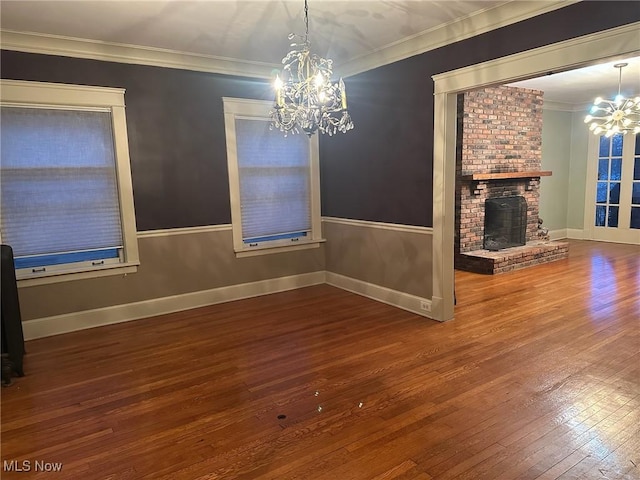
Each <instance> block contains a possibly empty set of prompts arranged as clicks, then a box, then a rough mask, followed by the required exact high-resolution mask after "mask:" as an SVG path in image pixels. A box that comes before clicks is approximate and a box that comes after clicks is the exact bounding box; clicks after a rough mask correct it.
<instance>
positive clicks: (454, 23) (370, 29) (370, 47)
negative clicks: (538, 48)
mask: <svg viewBox="0 0 640 480" xmlns="http://www.w3.org/2000/svg"><path fill="white" fill-rule="evenodd" d="M570 3H572V2H571V1H564V2H559V1H551V0H537V1H520V0H518V1H512V0H468V1H447V0H445V1H425V0H423V1H420V0H408V1H398V0H386V1H385V0H378V1H364V0H348V1H344V0H342V1H339V0H309V18H310V25H309V28H310V40H311V42H312V50H313V51H314V52H316V53H318V54H320V55H322V56H327V57H330V58H332V59H333V60H334V62H335V65H336V68H335V70H336V71H337V70H338V69H339V68H340V67H341V66H342V68H343V70H344V73H342V72H341V73H342V74H350V73H355V72H357V71H359V70H362V67H360V66H359V65H358V62H359V61H360V62H362V60H363V59H367V60H368V61H369V60H371V58H374V56H375V61H377V62H378V63H379V64H381V63H384V62H388V61H394V60H398V59H400V58H401V57H403V56H409V55H412V54H415V53H420V51H424V50H425V48H424V47H423V45H425V44H428V45H429V46H430V48H434V47H437V46H440V45H441V44H445V43H448V42H450V41H455V40H459V39H463V38H468V37H469V36H471V35H472V34H474V33H475V32H478V33H479V32H482V31H487V30H490V29H492V28H497V27H499V26H502V25H506V24H509V23H513V22H514V21H518V20H522V19H524V18H527V17H530V16H532V15H535V14H537V13H542V12H545V11H549V10H553V9H555V8H558V7H559V6H564V5H568V4H570ZM0 13H1V16H0V28H1V29H2V31H3V35H4V34H5V32H29V33H34V34H37V36H40V37H42V35H45V37H42V38H43V39H44V41H45V42H46V41H53V40H55V39H59V38H60V37H64V38H65V39H67V38H73V39H84V40H89V41H91V42H92V43H93V44H94V45H98V47H100V46H104V45H109V44H117V45H127V46H141V47H145V48H147V49H161V50H166V51H171V52H174V53H179V54H189V55H199V56H204V57H207V58H210V57H214V58H218V59H228V60H233V61H234V62H240V63H242V62H244V63H255V64H259V65H268V66H277V65H278V64H279V63H280V60H281V58H282V57H283V56H284V54H285V53H286V52H287V51H288V50H289V43H290V41H289V40H288V39H287V36H288V34H289V33H296V34H304V20H303V19H304V1H303V0H254V1H245V0H197V1H196V0H144V1H119V0H100V1H87V0H71V1H69V0H45V1H39V0H2V1H1V3H0ZM48 36H56V37H55V38H54V37H48ZM3 41H4V38H3ZM438 42H440V43H438ZM616 61H620V59H616ZM626 61H628V62H629V64H630V65H629V67H626V68H625V69H624V70H623V90H626V91H633V92H632V93H634V94H640V57H639V58H635V59H630V60H626ZM370 63H371V62H370ZM613 63H615V62H610V63H608V64H606V65H604V66H593V67H590V68H588V69H583V70H580V71H572V72H565V73H557V74H553V75H549V76H546V77H543V78H540V79H537V80H530V81H527V82H519V83H518V84H519V85H522V86H526V87H528V88H535V89H539V90H543V91H544V92H545V101H552V102H564V103H568V104H580V103H587V102H588V101H590V100H592V99H593V97H595V96H596V95H606V94H607V93H611V94H615V93H617V84H618V70H616V69H614V68H613V67H612V65H613Z"/></svg>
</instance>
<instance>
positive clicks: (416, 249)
mask: <svg viewBox="0 0 640 480" xmlns="http://www.w3.org/2000/svg"><path fill="white" fill-rule="evenodd" d="M323 233H324V237H325V238H326V239H327V243H326V246H325V257H326V270H327V272H332V273H337V274H339V275H344V276H345V277H350V278H353V279H356V280H360V281H362V282H366V283H370V284H374V285H379V286H382V287H386V288H389V289H391V290H395V291H398V292H402V293H408V294H410V295H415V296H417V297H421V298H428V299H430V298H431V297H432V293H433V288H432V272H431V270H432V265H431V248H432V234H431V231H430V229H427V228H421V227H416V228H412V227H405V226H402V225H397V226H391V225H390V226H385V225H384V224H375V223H371V222H357V221H348V220H342V219H334V220H331V219H325V221H324V223H323Z"/></svg>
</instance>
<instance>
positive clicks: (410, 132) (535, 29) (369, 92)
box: [320, 1, 640, 226]
mask: <svg viewBox="0 0 640 480" xmlns="http://www.w3.org/2000/svg"><path fill="white" fill-rule="evenodd" d="M637 21H640V2H632V1H629V2H608V1H607V2H596V1H585V2H580V3H576V4H572V5H569V6H567V7H564V8H562V9H560V10H556V11H553V12H549V13H547V14H544V15H540V16H538V17H535V18H532V19H529V20H526V21H523V22H519V23H517V24H514V25H510V26H507V27H503V28H500V29H498V30H494V31H491V32H488V33H485V34H482V35H478V36H476V37H474V38H471V39H468V40H464V41H461V42H457V43H455V44H451V45H447V46H445V47H442V48H439V49H437V50H433V51H430V52H426V53H424V54H421V55H416V56H414V57H411V58H408V59H406V60H402V61H399V62H396V63H393V64H390V65H386V66H383V67H380V68H376V69H374V70H370V71H368V72H365V73H362V74H359V75H355V76H353V77H349V78H348V79H346V84H347V92H348V96H349V112H350V113H351V116H352V118H353V121H354V123H355V128H354V129H353V130H351V131H350V132H349V133H347V134H345V135H342V134H338V136H337V137H335V136H334V137H331V138H322V139H321V144H320V145H321V146H320V165H321V176H322V195H323V197H322V208H323V215H326V216H331V217H343V218H352V219H358V220H371V221H380V222H389V223H400V224H407V225H418V226H432V225H433V219H432V198H433V188H432V182H433V177H432V169H433V80H432V79H431V76H432V75H436V74H438V73H443V72H446V71H449V70H454V69H457V68H462V67H465V66H468V65H473V64H476V63H480V62H484V61H487V60H493V59H496V58H500V57H503V56H505V55H511V54H514V53H518V52H522V51H526V50H530V49H532V48H537V47H541V46H544V45H549V44H552V43H556V42H560V41H564V40H568V39H571V38H575V37H579V36H582V35H587V34H590V33H595V32H598V31H602V30H607V29H610V28H613V27H617V26H621V25H625V24H629V23H633V22H637Z"/></svg>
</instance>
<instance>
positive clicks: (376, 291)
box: [326, 272, 433, 318]
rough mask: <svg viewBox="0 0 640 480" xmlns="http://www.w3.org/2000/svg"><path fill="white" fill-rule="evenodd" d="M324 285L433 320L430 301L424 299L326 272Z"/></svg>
mask: <svg viewBox="0 0 640 480" xmlns="http://www.w3.org/2000/svg"><path fill="white" fill-rule="evenodd" d="M326 283H328V284H329V285H333V286H334V287H338V288H341V289H343V290H347V291H349V292H352V293H357V294H358V295H362V296H364V297H367V298H371V299H372V300H377V301H378V302H383V303H386V304H388V305H392V306H394V307H398V308H402V309H403V310H408V311H410V312H411V313H415V314H418V315H422V316H423V317H427V318H433V317H431V300H427V299H426V298H421V297H418V296H416V295H411V294H409V293H404V292H399V291H397V290H392V289H390V288H386V287H381V286H380V285H374V284H373V283H367V282H364V281H362V280H357V279H355V278H351V277H346V276H344V275H340V274H338V273H332V272H326ZM422 306H424V309H423V308H421V307H422Z"/></svg>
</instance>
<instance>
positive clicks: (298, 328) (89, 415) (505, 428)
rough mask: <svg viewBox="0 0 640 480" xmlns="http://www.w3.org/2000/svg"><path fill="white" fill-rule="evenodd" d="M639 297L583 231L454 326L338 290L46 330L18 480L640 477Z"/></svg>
mask: <svg viewBox="0 0 640 480" xmlns="http://www.w3.org/2000/svg"><path fill="white" fill-rule="evenodd" d="M639 292H640V247H637V246H625V245H614V244H602V243H594V242H586V241H571V245H570V256H569V259H568V260H562V261H559V262H554V263H551V264H546V265H541V266H537V267H533V268H530V269H525V270H520V271H516V272H511V273H506V274H502V275H497V276H484V275H478V274H471V273H465V272H456V293H457V298H458V305H457V307H456V318H455V320H452V321H450V322H446V323H437V322H434V321H430V320H426V319H424V318H422V317H419V316H416V315H413V314H411V313H409V312H405V311H403V310H399V309H396V308H393V307H390V306H387V305H385V304H382V303H377V302H374V301H371V300H368V299H366V298H363V297H360V296H357V295H354V294H350V293H348V292H344V291H342V290H339V289H337V288H333V287H330V286H327V285H321V286H316V287H310V288H304V289H300V290H297V291H291V292H285V293H280V294H275V295H268V296H264V297H260V298H253V299H248V300H242V301H237V302H231V303H226V304H220V305H214V306H211V307H206V308H200V309H197V310H191V311H188V312H181V313H176V314H171V315H164V316H161V317H156V318H150V319H145V320H139V321H135V322H129V323H125V324H119V325H112V326H108V327H101V328H96V329H92V330H85V331H81V332H75V333H70V334H65V335H60V336H56V337H49V338H44V339H39V340H34V341H30V342H28V343H27V352H28V353H27V355H26V357H25V371H26V376H25V377H23V378H17V379H15V382H14V384H13V385H12V386H10V387H7V388H3V389H2V392H1V394H2V459H3V470H4V471H3V472H2V478H3V479H12V478H19V479H26V478H46V479H55V478H64V479H82V480H92V479H114V480H115V479H117V480H120V479H153V480H163V479H167V480H168V479H172V480H174V479H189V480H190V479H198V480H205V479H208V480H210V479H225V480H227V479H229V480H231V479H282V480H286V479H312V480H345V479H355V480H382V479H396V480H400V479H404V480H408V479H421V480H427V479H437V480H444V479H474V480H475V479H489V480H499V479H518V480H520V479H563V480H564V479H578V478H580V479H638V478H640V430H639V425H640V328H639V327H640V298H639ZM11 461H16V462H18V463H13V464H11V463H10V462H11ZM23 461H28V462H30V464H29V465H28V467H30V471H29V472H15V471H13V472H11V471H8V470H10V469H11V468H12V467H13V468H14V470H15V467H16V465H17V466H19V467H25V466H26V465H27V464H23V463H22V462H23ZM36 461H38V462H51V463H52V464H53V463H60V464H61V465H62V471H61V472H58V473H55V472H36V471H35V470H36V466H40V468H42V464H37V465H36ZM49 468H50V469H52V468H56V467H55V465H49Z"/></svg>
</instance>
